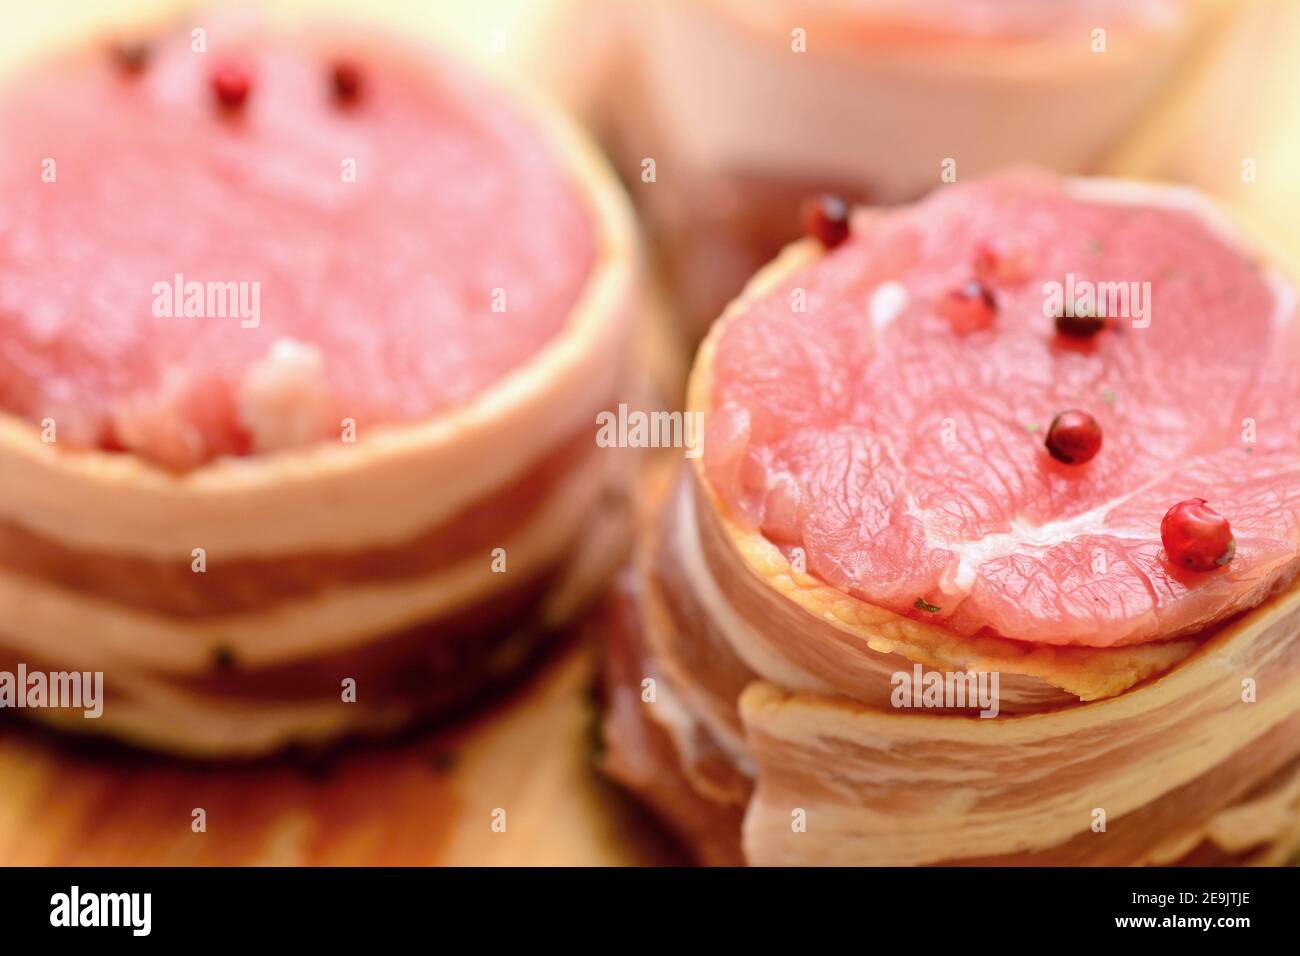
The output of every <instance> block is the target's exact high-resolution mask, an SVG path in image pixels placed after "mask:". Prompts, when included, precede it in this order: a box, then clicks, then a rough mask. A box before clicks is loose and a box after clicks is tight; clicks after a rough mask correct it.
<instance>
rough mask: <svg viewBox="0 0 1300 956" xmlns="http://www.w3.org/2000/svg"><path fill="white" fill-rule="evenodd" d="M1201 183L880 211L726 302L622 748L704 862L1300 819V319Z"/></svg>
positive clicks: (1237, 831)
mask: <svg viewBox="0 0 1300 956" xmlns="http://www.w3.org/2000/svg"><path fill="white" fill-rule="evenodd" d="M1238 229H1239V227H1238V226H1235V225H1233V224H1232V223H1230V222H1229V220H1228V218H1227V217H1225V215H1224V214H1223V213H1221V212H1220V211H1219V210H1217V209H1216V208H1214V207H1213V206H1212V205H1211V204H1210V203H1209V202H1208V201H1206V200H1204V199H1202V198H1201V197H1199V196H1198V195H1197V194H1194V193H1192V192H1190V191H1187V190H1181V189H1176V188H1173V187H1157V186H1150V185H1139V184H1136V183H1127V182H1118V181H1107V180H1070V181H1059V180H1057V179H1055V178H1053V177H1050V176H1047V175H1045V174H1043V175H1039V174H1031V173H1019V174H1013V175H1004V176H1001V177H999V178H997V179H992V180H988V181H985V182H980V183H976V184H971V185H959V186H952V187H944V188H941V189H940V190H938V191H937V192H935V193H934V194H933V195H932V196H931V197H930V198H928V199H926V200H924V201H922V202H920V203H918V204H915V205H913V206H909V207H905V208H901V209H899V210H897V211H892V212H877V211H868V210H858V211H857V212H856V213H855V215H854V217H853V219H852V223H851V234H850V235H849V236H848V238H847V239H845V240H844V241H842V242H841V243H840V244H839V245H838V246H836V247H835V248H834V249H833V250H830V251H827V250H826V249H825V248H824V247H823V245H822V244H820V243H819V242H817V241H815V240H811V239H809V240H804V241H802V242H799V243H797V244H795V245H793V246H791V247H789V248H788V249H787V250H786V251H785V252H784V253H783V254H782V255H781V256H780V257H779V258H778V259H777V260H776V261H775V262H773V263H772V264H771V265H769V266H768V267H767V268H765V269H764V270H763V271H762V272H760V273H759V274H758V275H757V276H756V277H755V278H754V279H753V280H752V281H751V282H750V284H749V285H748V287H747V288H746V290H745V292H744V294H743V295H742V296H741V297H740V299H738V300H737V301H736V302H735V303H733V304H732V306H731V307H730V308H729V309H728V310H727V312H726V313H725V315H724V317H723V318H722V319H721V320H720V321H719V323H718V324H716V325H715V327H714V328H713V330H712V331H711V333H710V334H709V336H708V338H707V339H706V341H705V342H704V345H703V346H702V348H701V349H700V352H699V355H698V357H697V359H696V363H695V367H694V371H693V374H692V379H691V395H690V407H691V408H692V409H693V410H694V411H695V412H698V413H702V414H703V415H704V416H705V424H706V432H705V434H706V439H705V447H704V453H703V456H702V457H701V458H699V459H697V460H696V461H695V462H693V463H692V464H693V467H691V468H689V469H687V470H686V471H685V473H684V474H683V475H682V477H681V480H680V481H679V482H678V484H677V486H676V487H675V488H674V489H673V490H672V491H671V492H669V493H668V494H667V496H666V500H665V504H664V507H663V512H662V519H661V520H660V521H659V523H658V524H657V526H656V528H655V530H654V532H653V533H652V534H650V535H648V536H647V538H646V539H645V540H644V541H643V542H642V545H641V546H640V548H639V551H638V558H637V563H636V566H635V568H634V570H633V572H632V573H631V574H629V576H628V577H627V578H626V579H625V581H624V582H623V586H622V587H621V588H620V589H619V591H618V592H617V594H616V597H615V599H614V601H613V602H612V607H611V610H610V615H609V618H608V620H607V622H606V624H607V628H606V630H607V634H608V647H609V652H608V660H607V666H606V690H607V698H608V709H607V712H606V722H605V727H606V737H607V742H608V745H609V754H608V756H607V758H606V763H607V767H608V769H609V770H610V771H611V772H612V773H613V774H614V775H615V776H616V777H617V778H619V779H620V780H622V781H624V782H625V783H626V784H628V785H629V786H630V787H632V788H633V789H634V790H636V791H638V792H639V793H640V794H641V795H643V796H644V797H645V798H646V799H647V800H648V801H649V802H650V803H651V804H652V805H653V806H654V807H655V808H656V809H657V810H658V812H659V813H660V814H661V815H662V816H664V817H665V818H666V819H667V820H668V821H670V822H671V823H673V824H674V825H675V826H676V828H677V829H678V831H679V832H680V833H682V834H683V836H684V837H685V839H686V841H687V842H688V843H690V844H691V845H692V846H693V847H694V848H695V849H696V851H697V852H698V854H699V855H700V856H701V857H702V858H703V859H705V860H707V861H711V862H739V861H746V862H749V863H754V864H943V863H965V864H971V863H1021V864H1026V863H1028V864H1037V863H1044V864H1046V863H1050V864H1157V863H1174V862H1200V863H1219V862H1248V861H1251V862H1255V861H1265V862H1280V861H1282V860H1284V859H1286V858H1287V856H1288V855H1289V854H1291V853H1293V852H1294V851H1295V849H1296V847H1297V845H1300V735H1298V734H1297V731H1300V640H1297V629H1300V591H1298V590H1297V589H1296V587H1295V585H1294V579H1295V576H1296V572H1297V570H1298V569H1300V550H1298V548H1297V543H1298V542H1300V454H1298V452H1300V426H1298V425H1297V421H1296V418H1295V415H1294V408H1295V407H1296V404H1297V402H1298V401H1300V372H1297V363H1296V361H1295V358H1296V355H1297V349H1298V348H1300V323H1298V321H1297V320H1298V319H1300V315H1298V314H1297V306H1296V297H1295V287H1294V285H1293V284H1292V283H1291V281H1290V280H1289V279H1287V278H1285V277H1284V276H1283V274H1282V273H1281V272H1280V271H1279V270H1278V269H1277V268H1276V267H1275V266H1274V265H1273V264H1271V263H1270V262H1269V261H1268V260H1267V259H1266V258H1263V257H1261V255H1260V254H1259V251H1258V249H1257V248H1256V246H1255V244H1254V243H1253V242H1252V243H1248V242H1247V241H1246V240H1245V239H1244V238H1242V234H1241V233H1240V232H1239V231H1238Z"/></svg>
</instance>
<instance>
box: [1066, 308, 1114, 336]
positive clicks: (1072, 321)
mask: <svg viewBox="0 0 1300 956" xmlns="http://www.w3.org/2000/svg"><path fill="white" fill-rule="evenodd" d="M1070 312H1071V313H1073V314H1071V315H1067V314H1066V311H1065V310H1064V309H1062V310H1061V311H1060V312H1059V313H1058V314H1057V316H1056V331H1057V332H1059V333H1060V334H1061V335H1064V336H1065V337H1066V338H1071V339H1090V338H1092V337H1093V336H1094V335H1096V334H1097V333H1099V332H1101V331H1102V329H1104V328H1106V319H1105V317H1104V316H1100V315H1097V314H1095V313H1093V312H1086V311H1085V312H1080V311H1079V309H1078V308H1077V307H1076V308H1073V309H1071V310H1070Z"/></svg>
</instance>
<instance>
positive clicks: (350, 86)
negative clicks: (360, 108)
mask: <svg viewBox="0 0 1300 956" xmlns="http://www.w3.org/2000/svg"><path fill="white" fill-rule="evenodd" d="M330 77H331V79H332V81H333V84H334V99H335V100H336V101H337V102H339V103H342V104H345V105H347V104H352V103H355V102H356V101H357V100H358V99H360V97H361V68H360V67H358V66H357V65H356V64H355V63H352V62H350V61H347V60H340V61H338V62H337V63H335V64H334V67H333V69H332V70H331V71H330Z"/></svg>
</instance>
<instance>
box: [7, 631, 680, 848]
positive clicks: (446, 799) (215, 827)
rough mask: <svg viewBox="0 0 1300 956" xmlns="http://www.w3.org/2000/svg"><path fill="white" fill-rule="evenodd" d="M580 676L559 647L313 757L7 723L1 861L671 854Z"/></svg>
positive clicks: (570, 654) (580, 666)
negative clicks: (409, 732) (462, 718)
mask: <svg viewBox="0 0 1300 956" xmlns="http://www.w3.org/2000/svg"><path fill="white" fill-rule="evenodd" d="M591 673H592V661H591V655H590V653H589V651H588V649H586V648H570V649H568V650H566V651H564V652H562V653H561V654H560V655H559V656H558V657H557V658H556V659H555V660H553V661H552V662H551V663H550V664H549V665H547V666H545V667H544V668H543V669H542V671H541V672H540V673H538V674H536V675H535V676H534V677H533V678H532V679H530V680H529V681H527V682H526V683H525V684H524V685H523V686H521V687H519V688H517V689H516V690H515V691H514V692H512V693H511V694H509V695H508V696H506V697H504V698H502V699H500V700H498V701H496V702H495V703H494V704H492V705H489V707H488V708H487V710H486V711H485V712H483V713H482V714H481V715H479V716H478V717H476V718H473V719H471V720H470V721H468V722H467V723H465V724H463V725H461V726H458V727H456V728H454V729H451V730H448V731H443V732H438V733H425V734H421V735H418V736H415V737H412V738H409V739H405V740H401V741H398V742H392V743H385V744H373V745H370V744H367V745H364V746H362V745H357V746H355V747H351V748H345V749H344V750H342V751H337V752H335V753H333V754H331V755H330V756H329V757H328V758H325V759H323V760H322V761H320V762H316V763H308V762H304V761H301V760H296V761H276V762H273V763H269V764H267V763H263V764H262V765H253V766H247V767H234V768H230V767H226V768H222V767H214V766H209V765H198V764H189V763H181V762H177V761H173V760H169V759H167V758H165V757H158V756H152V755H145V754H139V753H134V752H125V751H123V750H121V749H119V748H116V747H104V746H102V745H99V744H95V743H87V742H84V741H83V742H77V741H72V742H69V741H67V740H64V739H61V738H57V737H55V736H53V735H52V734H50V733H48V732H46V731H43V730H37V729H36V728H33V727H29V726H26V725H23V724H20V723H19V722H18V721H17V720H12V719H10V720H6V721H5V722H4V723H3V724H2V725H0V864H6V865H27V866H37V865H65V866H107V865H119V866H133V865H144V864H150V865H162V866H167V865H173V866H177V865H191V864H193V865H214V866H228V865H286V866H287V865H299V864H303V865H321V866H328V865H337V866H342V865H356V864H361V865H395V866H419V865H437V864H445V865H461V866H476V865H492V864H502V865H518V866H528V865H579V866H585V865H609V866H618V865H632V864H642V865H646V864H665V863H675V862H681V858H680V857H679V855H678V854H677V853H676V851H675V850H674V849H673V848H672V847H670V845H669V844H668V843H667V841H665V840H664V839H663V838H661V837H659V836H658V835H657V832H656V830H655V828H654V827H653V826H651V825H649V823H648V822H647V821H646V820H645V819H644V818H643V817H642V816H641V815H640V812H639V811H638V810H637V809H636V808H635V807H634V806H633V805H632V804H631V802H630V801H629V800H628V799H627V798H626V797H625V796H624V795H623V794H622V793H620V792H618V791H616V790H615V789H614V788H613V787H612V786H611V785H610V784H608V783H606V782H605V781H604V780H603V779H601V778H600V776H599V775H598V774H597V773H596V772H595V769H594V763H593V743H594V737H593V733H592V728H593V721H594V720H595V716H596V715H595V711H594V704H593V702H592V700H591V699H590V694H589V687H590V677H591ZM196 809H202V810H203V811H204V815H205V817H206V821H205V822H206V830H205V831H204V832H194V829H193V821H194V819H195V816H194V811H195V810H196ZM499 811H504V815H503V814H502V813H500V812H499ZM501 820H503V821H504V828H502V827H501V825H500V823H499V822H498V824H497V826H496V827H495V828H494V826H493V824H494V821H501Z"/></svg>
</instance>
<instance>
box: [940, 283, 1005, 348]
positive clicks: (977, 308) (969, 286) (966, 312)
mask: <svg viewBox="0 0 1300 956" xmlns="http://www.w3.org/2000/svg"><path fill="white" fill-rule="evenodd" d="M939 312H940V314H942V315H943V317H944V318H946V319H947V320H948V322H949V323H951V325H952V328H953V331H954V332H956V333H957V334H958V335H964V334H965V333H967V332H978V331H980V330H981V329H987V328H988V327H989V326H991V325H992V324H993V320H994V319H995V318H997V314H998V303H997V300H996V299H994V298H993V293H992V292H990V291H989V290H988V289H987V288H985V287H984V284H983V283H982V282H979V281H978V280H976V279H972V280H971V281H969V282H967V283H965V284H964V285H962V286H961V287H959V288H956V289H953V290H952V291H951V292H949V293H948V294H947V295H946V296H944V297H943V301H941V302H940V303H939Z"/></svg>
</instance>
